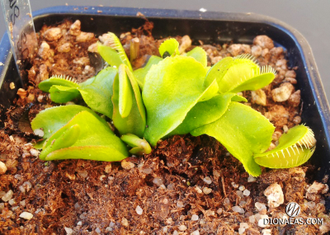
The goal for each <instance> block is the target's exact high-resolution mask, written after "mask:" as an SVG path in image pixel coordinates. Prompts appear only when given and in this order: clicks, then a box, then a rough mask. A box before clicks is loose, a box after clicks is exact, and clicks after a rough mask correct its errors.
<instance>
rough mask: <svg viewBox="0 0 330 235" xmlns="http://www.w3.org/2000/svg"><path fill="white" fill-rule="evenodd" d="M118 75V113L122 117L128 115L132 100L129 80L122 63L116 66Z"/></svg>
mask: <svg viewBox="0 0 330 235" xmlns="http://www.w3.org/2000/svg"><path fill="white" fill-rule="evenodd" d="M118 76H119V79H118V81H119V102H118V108H119V114H120V116H121V117H122V118H125V117H127V116H128V114H129V113H130V112H131V109H132V102H133V101H132V100H133V94H132V93H133V89H132V88H131V85H130V82H129V80H128V78H127V74H126V70H125V66H124V65H120V66H119V68H118Z"/></svg>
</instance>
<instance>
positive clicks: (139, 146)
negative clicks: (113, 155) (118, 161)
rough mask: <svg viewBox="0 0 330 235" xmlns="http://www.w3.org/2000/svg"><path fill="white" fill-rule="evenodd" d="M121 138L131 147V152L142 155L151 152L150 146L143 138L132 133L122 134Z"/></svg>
mask: <svg viewBox="0 0 330 235" xmlns="http://www.w3.org/2000/svg"><path fill="white" fill-rule="evenodd" d="M121 139H122V141H124V142H125V143H127V144H128V145H129V146H131V147H132V149H131V150H130V151H129V152H130V153H131V154H139V155H142V154H149V153H151V147H150V145H149V143H148V142H147V141H146V140H145V139H140V138H139V137H138V136H136V135H133V134H126V135H122V136H121Z"/></svg>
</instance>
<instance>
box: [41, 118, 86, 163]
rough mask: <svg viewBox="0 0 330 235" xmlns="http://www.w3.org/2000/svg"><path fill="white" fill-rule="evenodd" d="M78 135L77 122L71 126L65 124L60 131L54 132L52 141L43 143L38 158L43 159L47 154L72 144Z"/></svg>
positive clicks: (78, 127)
mask: <svg viewBox="0 0 330 235" xmlns="http://www.w3.org/2000/svg"><path fill="white" fill-rule="evenodd" d="M79 135H80V126H79V125H78V124H75V125H72V126H66V127H65V128H63V130H62V131H59V132H56V133H55V134H54V135H53V136H52V137H51V139H52V142H49V140H48V142H47V140H46V142H45V143H44V147H43V150H42V151H41V153H40V156H39V158H40V159H41V160H44V159H45V158H46V157H47V155H48V154H50V153H51V152H53V151H55V150H58V149H61V148H67V147H70V146H71V145H73V144H74V143H75V142H76V141H77V140H78V138H79Z"/></svg>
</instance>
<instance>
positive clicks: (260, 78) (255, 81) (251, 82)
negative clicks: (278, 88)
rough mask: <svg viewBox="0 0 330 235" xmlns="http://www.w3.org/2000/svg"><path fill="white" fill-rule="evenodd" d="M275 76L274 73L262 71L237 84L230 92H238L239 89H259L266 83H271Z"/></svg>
mask: <svg viewBox="0 0 330 235" xmlns="http://www.w3.org/2000/svg"><path fill="white" fill-rule="evenodd" d="M274 78H275V74H274V73H264V74H260V75H257V76H255V77H253V78H250V79H248V80H246V81H244V82H243V83H242V84H240V85H238V86H237V87H235V88H234V89H232V90H231V92H240V91H254V90H258V89H261V88H263V87H265V86H267V85H268V84H270V83H272V81H273V80H274Z"/></svg>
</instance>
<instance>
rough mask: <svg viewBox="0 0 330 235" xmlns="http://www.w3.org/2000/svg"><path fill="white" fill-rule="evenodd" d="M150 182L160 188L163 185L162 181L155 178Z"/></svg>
mask: <svg viewBox="0 0 330 235" xmlns="http://www.w3.org/2000/svg"><path fill="white" fill-rule="evenodd" d="M152 182H153V183H154V184H155V185H157V186H160V185H162V184H163V179H162V178H160V177H155V178H154V179H153V180H152Z"/></svg>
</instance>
